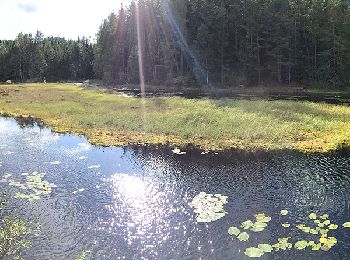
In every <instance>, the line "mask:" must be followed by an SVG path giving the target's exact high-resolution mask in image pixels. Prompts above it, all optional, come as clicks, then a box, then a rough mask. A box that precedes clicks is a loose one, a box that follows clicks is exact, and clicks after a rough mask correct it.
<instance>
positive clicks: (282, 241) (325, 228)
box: [191, 192, 350, 257]
mask: <svg viewBox="0 0 350 260" xmlns="http://www.w3.org/2000/svg"><path fill="white" fill-rule="evenodd" d="M220 198H223V199H222V201H220ZM225 203H227V197H226V196H223V195H221V194H215V195H212V194H206V193H205V192H201V193H200V194H198V195H197V196H196V197H195V198H194V199H193V201H192V203H191V205H192V206H193V207H194V208H195V212H196V213H197V214H198V215H197V221H198V222H211V221H215V220H217V219H219V218H221V217H222V216H224V215H225V214H226V212H224V210H223V204H225ZM213 212H215V213H213ZM215 214H218V215H215ZM287 214H288V211H287V210H281V211H280V215H282V216H286V215H287ZM254 216H255V220H251V219H248V220H245V221H243V222H241V224H240V228H241V229H240V228H239V227H236V226H231V227H229V228H228V230H227V232H228V234H229V235H231V236H233V237H235V238H236V239H237V240H239V241H242V242H246V241H248V240H249V239H250V237H251V235H252V234H249V231H251V232H261V231H263V230H264V229H265V228H266V227H267V226H268V223H269V222H270V221H271V217H269V216H267V215H265V214H264V213H258V214H255V215H254ZM307 219H308V222H310V220H311V223H312V225H310V226H307V225H306V224H303V223H300V224H297V225H295V226H294V225H293V226H294V227H296V228H297V229H299V230H300V231H302V232H304V233H307V234H310V235H314V236H318V237H315V240H299V241H296V242H295V243H294V244H293V243H292V241H290V240H292V238H291V237H283V238H278V241H277V243H275V244H271V245H270V244H268V243H261V244H258V245H257V246H255V247H254V246H250V247H247V248H246V249H245V252H244V254H245V255H247V256H248V257H261V256H262V255H264V254H265V253H271V252H272V251H280V250H291V249H293V248H294V249H296V250H304V249H307V248H308V249H309V250H312V251H318V250H323V251H329V250H330V249H331V248H332V247H333V246H335V245H336V244H337V239H336V238H335V237H332V236H328V233H329V232H330V231H331V230H336V229H338V225H337V224H334V223H331V220H330V219H329V215H328V214H321V215H319V217H318V216H317V215H316V213H313V212H312V213H310V214H309V215H308V217H307ZM281 226H282V227H284V228H291V227H292V225H291V224H290V223H288V222H284V223H281ZM343 227H344V228H350V222H345V223H343ZM242 230H244V231H242Z"/></svg>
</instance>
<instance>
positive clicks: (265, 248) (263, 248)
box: [258, 244, 273, 253]
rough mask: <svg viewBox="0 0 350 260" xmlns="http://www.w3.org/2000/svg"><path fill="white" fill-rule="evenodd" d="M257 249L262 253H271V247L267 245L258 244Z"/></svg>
mask: <svg viewBox="0 0 350 260" xmlns="http://www.w3.org/2000/svg"><path fill="white" fill-rule="evenodd" d="M258 248H259V249H260V250H261V251H263V252H264V253H271V252H272V251H273V247H272V246H271V245H269V244H259V245H258Z"/></svg>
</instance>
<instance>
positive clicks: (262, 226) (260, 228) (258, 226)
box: [250, 222, 267, 232]
mask: <svg viewBox="0 0 350 260" xmlns="http://www.w3.org/2000/svg"><path fill="white" fill-rule="evenodd" d="M265 227H267V224H266V223H264V222H255V223H254V225H253V226H252V227H251V228H250V230H251V231H253V232H261V231H263V230H264V229H265Z"/></svg>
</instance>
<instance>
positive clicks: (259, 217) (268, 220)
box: [255, 213, 271, 223]
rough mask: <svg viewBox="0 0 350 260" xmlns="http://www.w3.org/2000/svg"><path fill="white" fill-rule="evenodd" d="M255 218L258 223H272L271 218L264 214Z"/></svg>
mask: <svg viewBox="0 0 350 260" xmlns="http://www.w3.org/2000/svg"><path fill="white" fill-rule="evenodd" d="M255 218H256V221H258V222H264V223H267V222H270V221H271V217H269V216H265V214H264V213H259V214H256V215H255Z"/></svg>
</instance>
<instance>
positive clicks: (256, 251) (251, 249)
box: [244, 247, 264, 257]
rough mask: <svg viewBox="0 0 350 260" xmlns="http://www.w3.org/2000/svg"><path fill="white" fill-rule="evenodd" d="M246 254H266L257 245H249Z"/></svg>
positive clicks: (255, 255)
mask: <svg viewBox="0 0 350 260" xmlns="http://www.w3.org/2000/svg"><path fill="white" fill-rule="evenodd" d="M244 254H245V255H247V256H249V257H261V256H262V255H263V254H264V252H263V251H262V250H261V249H260V248H257V247H248V248H246V250H245V252H244Z"/></svg>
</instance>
